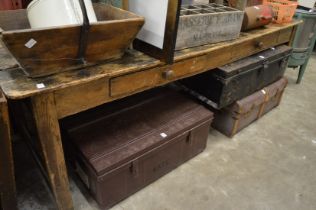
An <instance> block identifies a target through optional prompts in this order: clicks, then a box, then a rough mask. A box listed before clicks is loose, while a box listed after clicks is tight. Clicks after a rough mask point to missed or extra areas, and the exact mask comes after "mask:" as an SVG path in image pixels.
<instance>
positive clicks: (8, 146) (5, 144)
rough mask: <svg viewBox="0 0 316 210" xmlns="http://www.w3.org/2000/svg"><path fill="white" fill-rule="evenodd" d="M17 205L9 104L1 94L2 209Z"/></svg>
mask: <svg viewBox="0 0 316 210" xmlns="http://www.w3.org/2000/svg"><path fill="white" fill-rule="evenodd" d="M16 204H17V203H16V193H15V177H14V164H13V155H12V142H11V134H10V120H9V112H8V104H7V101H6V99H5V97H4V96H3V94H2V93H1V92H0V209H2V210H14V209H17V206H16Z"/></svg>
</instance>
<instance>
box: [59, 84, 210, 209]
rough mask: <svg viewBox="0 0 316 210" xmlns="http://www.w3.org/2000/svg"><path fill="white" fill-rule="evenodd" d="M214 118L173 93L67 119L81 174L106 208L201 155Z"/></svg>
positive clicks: (142, 97)
mask: <svg viewBox="0 0 316 210" xmlns="http://www.w3.org/2000/svg"><path fill="white" fill-rule="evenodd" d="M212 118H213V114H212V113H211V112H210V111H208V110H207V109H205V108H204V107H203V106H201V105H199V104H197V103H195V102H193V101H191V100H189V99H188V98H186V97H185V96H183V95H181V94H179V93H176V92H174V91H172V90H169V89H168V90H160V91H158V92H154V93H152V92H150V93H145V94H140V95H137V96H135V97H131V98H128V99H126V100H124V99H123V100H122V101H118V102H114V103H113V104H111V105H110V106H105V107H104V108H98V109H97V110H95V112H94V113H93V112H91V111H90V113H88V114H84V115H79V116H74V117H71V118H69V119H66V121H65V122H63V126H62V127H64V128H65V130H66V133H67V135H68V139H69V140H70V142H72V144H71V145H72V147H73V148H76V149H75V151H74V153H73V154H74V156H75V165H76V171H77V172H78V174H79V176H80V177H81V179H82V180H83V181H84V182H85V184H86V186H87V187H88V188H89V190H90V192H91V193H92V195H93V196H94V197H95V199H96V200H97V202H98V203H99V204H100V206H101V207H103V208H109V207H111V206H113V205H114V204H116V203H117V202H119V201H121V200H123V199H125V198H127V197H128V196H129V195H131V194H133V193H134V192H136V191H138V190H139V189H141V188H143V187H145V186H146V185H148V184H150V183H151V182H153V181H155V180H156V179H158V178H159V177H161V176H163V175H164V174H166V173H168V172H169V171H171V170H172V169H174V168H176V167H177V166H179V165H180V164H181V163H183V162H185V161H187V160H189V159H190V158H192V157H193V156H195V155H197V154H199V153H200V152H202V151H203V150H204V148H205V147H206V140H207V136H208V131H209V127H210V123H211V121H212Z"/></svg>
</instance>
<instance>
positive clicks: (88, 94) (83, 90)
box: [55, 78, 110, 118]
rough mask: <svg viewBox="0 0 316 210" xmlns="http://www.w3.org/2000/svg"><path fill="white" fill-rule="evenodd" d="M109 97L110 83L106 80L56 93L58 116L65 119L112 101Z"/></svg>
mask: <svg viewBox="0 0 316 210" xmlns="http://www.w3.org/2000/svg"><path fill="white" fill-rule="evenodd" d="M109 96H110V94H109V81H108V79H106V78H102V79H99V80H96V81H95V82H93V83H85V84H82V85H78V86H75V87H70V88H67V89H63V90H59V91H56V92H55V101H56V109H57V116H58V118H63V117H64V116H68V115H72V114H76V113H78V112H81V111H83V110H87V109H90V108H93V107H96V106H98V105H101V104H104V103H105V102H107V101H110V97H109ZM74 104H76V105H75V106H74Z"/></svg>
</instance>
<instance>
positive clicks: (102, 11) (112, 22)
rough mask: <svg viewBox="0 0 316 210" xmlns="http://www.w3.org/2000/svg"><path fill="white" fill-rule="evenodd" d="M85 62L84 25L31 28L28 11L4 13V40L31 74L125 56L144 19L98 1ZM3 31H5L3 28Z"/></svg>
mask: <svg viewBox="0 0 316 210" xmlns="http://www.w3.org/2000/svg"><path fill="white" fill-rule="evenodd" d="M94 10H95V12H96V15H97V18H98V22H97V23H91V26H90V30H89V34H88V40H87V49H86V52H85V61H86V63H84V64H83V63H82V62H81V60H80V59H78V51H79V43H80V32H81V25H69V26H64V27H52V28H43V29H31V28H30V24H29V22H28V19H27V13H26V10H15V11H3V12H0V28H2V29H3V31H2V36H1V38H2V41H3V43H4V45H5V46H6V47H7V49H8V50H9V51H10V52H11V53H12V55H13V56H14V57H15V58H16V59H17V61H18V62H19V63H20V65H21V66H22V67H23V69H24V71H25V73H26V74H27V75H28V76H30V77H39V76H46V75H50V74H54V73H58V72H62V71H67V70H72V69H78V68H82V67H85V66H89V65H94V64H97V63H100V62H102V61H105V60H113V59H118V58H121V57H122V56H123V54H124V52H125V49H126V48H127V47H128V46H129V45H130V44H131V43H132V41H133V40H134V38H135V37H136V35H137V33H138V32H139V30H140V29H141V27H142V26H143V24H144V18H143V17H140V16H138V15H135V14H133V13H131V12H128V11H124V10H122V9H119V8H115V7H112V6H110V5H108V4H94ZM0 31H1V30H0Z"/></svg>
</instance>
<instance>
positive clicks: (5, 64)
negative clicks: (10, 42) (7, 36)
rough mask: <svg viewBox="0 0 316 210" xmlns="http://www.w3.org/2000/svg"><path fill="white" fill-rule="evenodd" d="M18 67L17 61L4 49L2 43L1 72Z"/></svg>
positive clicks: (0, 55)
mask: <svg viewBox="0 0 316 210" xmlns="http://www.w3.org/2000/svg"><path fill="white" fill-rule="evenodd" d="M16 67H18V63H17V61H16V60H15V59H14V58H13V57H12V56H11V55H10V54H9V53H8V51H7V50H6V49H4V48H3V46H2V43H1V42H0V71H1V70H4V69H12V68H16Z"/></svg>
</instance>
